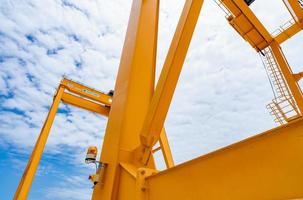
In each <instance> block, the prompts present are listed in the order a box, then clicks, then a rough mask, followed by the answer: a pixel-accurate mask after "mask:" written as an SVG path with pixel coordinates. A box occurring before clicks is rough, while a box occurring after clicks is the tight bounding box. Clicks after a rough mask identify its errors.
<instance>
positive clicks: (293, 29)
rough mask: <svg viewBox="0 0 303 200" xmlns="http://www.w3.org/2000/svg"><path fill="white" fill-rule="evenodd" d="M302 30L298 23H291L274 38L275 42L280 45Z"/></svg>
mask: <svg viewBox="0 0 303 200" xmlns="http://www.w3.org/2000/svg"><path fill="white" fill-rule="evenodd" d="M301 30H302V26H301V25H300V24H298V23H293V24H292V25H291V26H290V27H288V28H286V29H285V30H282V31H281V32H280V33H279V34H278V35H277V36H276V37H275V41H276V42H278V43H279V44H282V43H283V42H285V41H286V40H288V39H289V38H291V37H292V36H294V35H296V34H297V33H299V32H300V31H301Z"/></svg>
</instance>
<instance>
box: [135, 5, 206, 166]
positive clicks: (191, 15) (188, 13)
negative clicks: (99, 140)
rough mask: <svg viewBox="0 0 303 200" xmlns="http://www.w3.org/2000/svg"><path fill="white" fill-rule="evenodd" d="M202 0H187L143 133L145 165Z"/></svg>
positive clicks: (160, 128)
mask: <svg viewBox="0 0 303 200" xmlns="http://www.w3.org/2000/svg"><path fill="white" fill-rule="evenodd" d="M202 4H203V0H187V1H186V2H185V5H184V8H183V12H182V15H181V17H180V20H179V23H178V26H177V29H176V32H175V35H174V37H173V40H172V43H171V46H170V49H169V51H168V54H167V57H166V60H165V63H164V66H163V69H162V72H161V74H160V78H159V81H158V84H157V87H156V90H155V94H154V96H153V98H152V101H151V104H150V106H149V109H148V112H147V114H146V116H145V121H144V124H143V128H142V131H141V133H140V140H141V146H140V149H141V150H140V152H139V155H140V156H139V161H140V162H141V163H143V165H146V164H147V162H148V160H149V157H150V155H151V152H152V147H153V146H154V144H155V143H156V142H157V141H158V140H159V137H160V133H161V131H162V128H163V124H164V121H165V118H166V114H167V112H168V109H169V106H170V102H171V99H172V97H173V94H174V90H175V88H176V85H177V82H178V78H179V75H180V73H181V69H182V66H183V63H184V60H185V57H186V53H187V50H188V47H189V44H190V41H191V38H192V35H193V32H194V30H195V26H196V23H197V21H198V17H199V14H200V10H201V8H202Z"/></svg>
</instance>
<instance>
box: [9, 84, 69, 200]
mask: <svg viewBox="0 0 303 200" xmlns="http://www.w3.org/2000/svg"><path fill="white" fill-rule="evenodd" d="M63 92H64V88H63V87H59V89H58V91H57V94H56V96H55V99H54V102H53V105H52V106H51V108H50V111H49V113H48V116H47V118H46V121H45V123H44V125H43V128H42V130H41V133H40V135H39V138H38V140H37V143H36V145H35V147H34V150H33V152H32V154H31V156H30V159H29V161H28V163H27V166H26V168H25V171H24V173H23V176H22V179H21V181H20V183H19V185H18V188H17V191H16V193H15V196H14V200H24V199H26V198H27V195H28V192H29V189H30V187H31V184H32V182H33V179H34V176H35V173H36V171H37V168H38V165H39V162H40V159H41V156H42V153H43V150H44V147H45V144H46V141H47V138H48V135H49V132H50V129H51V126H52V124H53V122H54V119H55V115H56V112H57V110H58V107H59V103H60V100H61V96H62V94H63Z"/></svg>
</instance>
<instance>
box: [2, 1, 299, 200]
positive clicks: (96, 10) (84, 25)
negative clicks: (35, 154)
mask: <svg viewBox="0 0 303 200" xmlns="http://www.w3.org/2000/svg"><path fill="white" fill-rule="evenodd" d="M183 4H184V1H182V0H163V1H162V2H161V12H160V28H159V50H158V61H157V74H159V72H160V70H161V67H162V64H163V61H164V58H165V55H166V53H167V49H168V47H169V42H170V41H171V38H172V36H173V33H174V29H175V26H176V24H177V20H178V17H179V14H180V12H181V9H182V6H183ZM130 6H131V0H112V1H109V0H86V1H85V0H43V1H41V0H14V1H13V0H0V177H1V179H0V185H1V187H0V197H1V199H11V198H12V196H13V193H14V191H15V189H16V187H17V184H18V181H19V179H20V177H21V175H22V173H23V169H24V167H25V164H26V162H27V159H28V157H29V153H30V152H31V150H32V148H33V145H34V143H35V141H36V138H37V136H38V134H39V132H40V129H41V127H42V125H43V122H44V119H45V117H46V115H47V112H48V109H49V106H50V105H51V102H52V97H53V95H54V92H55V90H56V87H57V85H58V83H59V81H60V80H61V78H62V76H63V75H66V76H68V77H69V78H72V79H74V80H76V81H79V82H82V83H85V84H86V85H89V86H91V87H93V88H96V89H98V90H101V91H105V92H107V91H108V90H110V89H113V88H114V84H115V77H116V73H117V69H118V65H119V57H120V54H121V49H122V45H123V41H124V36H125V30H126V25H127V21H128V16H129V11H130ZM252 9H253V10H254V11H256V13H257V16H258V17H260V19H261V20H262V22H263V23H264V24H265V25H266V27H267V28H268V29H269V30H270V31H271V32H272V31H274V30H275V29H276V28H277V27H278V26H279V25H281V24H283V23H284V22H286V21H287V20H289V19H290V15H289V14H288V13H287V12H286V9H283V3H282V0H281V1H276V0H268V1H266V3H265V1H256V2H255V3H254V4H253V5H252ZM269 11H270V15H269ZM302 36H303V35H302V34H301V35H300V34H298V35H297V36H296V37H294V38H292V39H291V40H290V41H288V42H287V43H285V44H283V49H284V50H285V54H286V56H287V57H288V58H289V63H290V64H291V66H292V67H293V70H294V71H295V72H299V71H302V69H303V68H302V67H303V61H302V55H301V54H302V53H301V52H300V49H299V48H300V46H302V45H298V44H302V42H303V37H302ZM272 98H273V95H272V92H271V89H270V85H269V83H268V80H267V77H266V74H265V71H264V69H263V66H262V63H261V60H260V58H259V56H258V55H257V54H256V52H255V51H254V50H253V49H252V48H250V46H249V45H248V44H247V43H246V42H245V41H244V40H243V39H241V38H240V37H239V36H238V35H237V33H236V32H235V31H234V30H233V29H232V28H231V27H230V26H229V25H228V23H227V22H226V20H225V18H224V13H223V12H222V11H221V10H220V9H219V8H218V6H217V5H216V4H215V3H214V2H213V1H211V0H207V1H205V4H204V7H203V10H202V13H201V16H200V19H199V22H198V25H197V29H196V31H195V34H194V37H193V40H192V44H191V46H190V50H189V53H188V56H187V59H186V62H185V65H184V69H183V72H182V75H181V78H180V81H179V84H178V87H177V90H176V93H175V96H174V100H173V102H172V106H171V109H170V111H169V115H168V118H167V120H166V127H167V132H168V137H169V141H170V143H171V148H172V151H173V155H174V158H175V160H176V163H181V162H184V161H187V160H190V159H192V158H194V157H197V156H199V155H201V154H205V153H208V152H210V151H213V150H215V149H217V148H220V147H223V146H226V145H228V144H231V143H233V142H236V141H239V140H241V139H244V138H247V137H249V136H252V135H255V134H258V133H260V132H262V131H264V130H267V129H270V128H272V127H275V126H276V124H274V123H273V119H272V117H271V116H270V115H269V114H268V111H267V110H266V108H265V106H266V104H267V103H269V102H270V101H271V99H272ZM105 126H106V119H105V118H102V117H100V116H97V115H95V114H92V113H89V112H86V111H82V110H80V109H77V108H73V107H70V106H66V105H61V106H60V109H59V112H58V114H57V117H56V120H55V123H54V126H53V129H52V132H51V135H50V137H49V140H48V143H47V146H46V149H45V154H44V155H43V158H42V160H41V162H40V166H39V170H38V173H37V175H36V178H35V180H34V183H33V186H32V188H31V191H30V195H29V198H28V199H30V200H38V199H41V196H43V197H44V198H43V199H50V200H52V199H56V200H61V199H75V200H86V199H89V198H90V194H91V191H92V190H91V184H90V183H89V181H88V180H87V176H88V174H90V173H92V172H93V169H92V168H90V167H88V166H86V165H85V164H84V162H83V159H84V156H85V149H86V147H87V146H89V145H96V146H101V143H102V139H103V135H104V129H105ZM158 157H159V156H158ZM158 166H159V167H160V168H161V167H163V162H162V160H161V159H160V158H159V159H158Z"/></svg>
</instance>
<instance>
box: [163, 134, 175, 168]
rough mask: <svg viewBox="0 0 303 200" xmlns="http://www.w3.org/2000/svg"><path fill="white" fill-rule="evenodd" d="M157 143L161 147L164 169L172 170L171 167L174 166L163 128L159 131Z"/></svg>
mask: <svg viewBox="0 0 303 200" xmlns="http://www.w3.org/2000/svg"><path fill="white" fill-rule="evenodd" d="M159 143H160V147H161V151H162V154H163V157H164V161H165V165H166V167H167V168H172V167H173V166H175V164H174V159H173V155H172V153H171V150H170V147H169V143H168V138H167V134H166V130H165V128H163V129H162V131H161V134H160V139H159Z"/></svg>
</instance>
